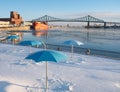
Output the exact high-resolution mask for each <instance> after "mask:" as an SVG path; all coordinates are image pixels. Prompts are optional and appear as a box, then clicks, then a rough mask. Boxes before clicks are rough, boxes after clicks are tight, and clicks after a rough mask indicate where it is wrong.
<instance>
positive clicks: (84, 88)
mask: <svg viewBox="0 0 120 92" xmlns="http://www.w3.org/2000/svg"><path fill="white" fill-rule="evenodd" d="M39 50H41V49H40V48H38V49H37V48H29V47H23V46H13V45H6V44H0V92H45V62H41V63H35V62H34V61H32V60H26V59H25V57H26V56H27V55H29V53H32V52H35V51H39ZM63 53H65V54H66V55H67V56H68V60H67V61H62V62H58V63H53V62H49V63H48V86H49V88H48V90H47V92H120V61H119V60H113V59H108V58H102V57H96V56H87V55H81V54H74V55H73V57H72V58H71V53H66V52H63Z"/></svg>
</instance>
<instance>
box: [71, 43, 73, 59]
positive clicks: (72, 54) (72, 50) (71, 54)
mask: <svg viewBox="0 0 120 92" xmlns="http://www.w3.org/2000/svg"><path fill="white" fill-rule="evenodd" d="M72 57H73V45H72V46H71V58H72Z"/></svg>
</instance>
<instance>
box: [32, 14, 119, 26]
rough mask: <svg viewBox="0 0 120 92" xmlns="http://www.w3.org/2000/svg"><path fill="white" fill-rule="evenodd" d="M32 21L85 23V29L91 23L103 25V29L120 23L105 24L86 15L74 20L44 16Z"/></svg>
mask: <svg viewBox="0 0 120 92" xmlns="http://www.w3.org/2000/svg"><path fill="white" fill-rule="evenodd" d="M34 21H39V22H46V23H47V22H87V27H90V23H91V22H93V23H103V24H104V27H106V25H107V24H113V25H117V24H120V22H106V21H104V20H102V19H98V18H95V17H93V16H91V15H87V16H84V17H80V18H74V19H61V18H56V17H52V16H48V15H44V16H42V17H40V18H37V19H33V20H32V22H34Z"/></svg>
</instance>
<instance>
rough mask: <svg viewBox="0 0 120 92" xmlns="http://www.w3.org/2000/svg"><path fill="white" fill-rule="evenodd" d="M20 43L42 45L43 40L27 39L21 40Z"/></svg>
mask: <svg viewBox="0 0 120 92" xmlns="http://www.w3.org/2000/svg"><path fill="white" fill-rule="evenodd" d="M18 44H19V45H23V46H38V45H42V42H41V41H33V40H27V41H21V42H20V43H18Z"/></svg>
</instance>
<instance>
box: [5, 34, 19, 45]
mask: <svg viewBox="0 0 120 92" xmlns="http://www.w3.org/2000/svg"><path fill="white" fill-rule="evenodd" d="M6 39H7V40H12V42H13V44H14V40H15V39H19V36H18V35H10V36H7V37H6Z"/></svg>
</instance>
